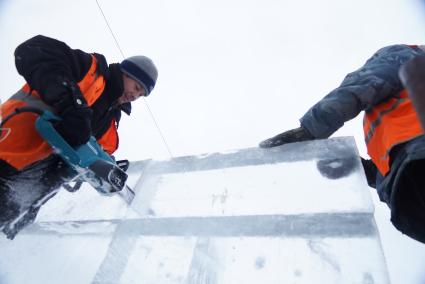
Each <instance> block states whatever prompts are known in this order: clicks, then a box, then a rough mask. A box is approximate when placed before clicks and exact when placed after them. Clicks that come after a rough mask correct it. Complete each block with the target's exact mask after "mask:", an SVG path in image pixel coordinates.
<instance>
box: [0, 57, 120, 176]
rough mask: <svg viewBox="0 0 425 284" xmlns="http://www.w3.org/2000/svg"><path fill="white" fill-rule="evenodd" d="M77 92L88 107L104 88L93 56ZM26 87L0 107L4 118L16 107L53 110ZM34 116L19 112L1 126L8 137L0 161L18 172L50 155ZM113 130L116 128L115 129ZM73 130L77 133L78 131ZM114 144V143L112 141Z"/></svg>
mask: <svg viewBox="0 0 425 284" xmlns="http://www.w3.org/2000/svg"><path fill="white" fill-rule="evenodd" d="M78 86H79V87H80V90H81V92H82V94H83V96H84V98H85V99H86V101H87V104H88V105H89V106H91V105H93V104H94V103H95V101H96V100H97V99H98V98H99V97H100V95H101V94H102V93H103V91H104V88H105V79H104V77H103V76H101V75H99V74H98V72H97V60H96V58H95V57H94V56H93V55H92V65H91V66H90V68H89V71H88V72H87V74H86V75H85V76H84V78H83V79H82V80H81V81H80V82H79V83H78ZM30 91H31V90H30V87H29V86H28V84H26V85H25V86H24V87H23V88H22V89H21V90H20V91H18V92H17V93H16V94H15V95H13V96H12V97H11V98H9V99H8V100H7V101H6V102H4V103H3V104H2V105H1V113H2V116H3V117H6V116H8V115H9V114H11V113H13V112H14V111H15V109H16V108H19V107H24V106H32V107H37V108H39V109H42V110H46V109H48V110H50V111H53V110H52V108H51V107H49V106H48V105H46V104H45V103H44V102H43V101H42V100H41V99H40V97H39V95H38V94H37V92H35V91H32V92H31V93H30ZM36 118H37V115H36V114H34V113H20V114H18V115H16V116H14V117H13V118H11V119H10V120H9V121H7V122H6V123H5V124H4V125H3V127H4V128H9V129H10V130H11V131H10V134H9V135H8V137H7V138H6V139H4V140H3V141H1V142H0V159H2V160H4V161H5V162H7V163H8V164H10V165H11V166H13V167H15V168H16V169H18V170H21V169H23V168H25V167H27V166H29V165H31V164H33V163H35V162H37V161H40V160H43V159H45V158H47V157H48V156H49V155H51V154H52V149H51V147H50V146H49V145H48V144H47V142H45V141H44V140H43V139H42V138H41V136H40V135H39V134H38V132H37V131H36V129H35V126H34V123H35V120H36ZM114 130H115V131H116V129H114ZM75 131H78V130H77V129H76V130H75ZM114 141H115V140H114Z"/></svg>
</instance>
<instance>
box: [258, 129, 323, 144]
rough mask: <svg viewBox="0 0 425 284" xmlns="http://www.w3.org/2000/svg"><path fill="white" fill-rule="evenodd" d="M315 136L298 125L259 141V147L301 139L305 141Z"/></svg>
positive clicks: (299, 140)
mask: <svg viewBox="0 0 425 284" xmlns="http://www.w3.org/2000/svg"><path fill="white" fill-rule="evenodd" d="M314 139H315V137H314V136H313V135H311V134H310V132H308V130H307V129H305V128H304V127H302V126H300V127H298V128H295V129H291V130H288V131H285V132H283V133H281V134H279V135H276V136H274V137H272V138H269V139H267V140H264V141H263V142H261V143H260V145H259V146H260V147H261V148H271V147H276V146H280V145H283V144H287V143H293V142H301V141H307V140H314Z"/></svg>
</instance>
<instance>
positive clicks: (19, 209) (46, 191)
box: [0, 155, 71, 239]
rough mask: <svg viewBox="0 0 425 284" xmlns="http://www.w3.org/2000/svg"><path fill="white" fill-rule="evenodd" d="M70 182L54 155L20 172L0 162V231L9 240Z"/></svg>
mask: <svg viewBox="0 0 425 284" xmlns="http://www.w3.org/2000/svg"><path fill="white" fill-rule="evenodd" d="M70 178H71V175H70V170H69V168H68V166H66V165H65V164H64V162H63V160H62V159H61V158H60V157H58V156H56V155H52V156H50V157H49V158H47V159H45V160H42V161H39V162H37V163H35V164H33V165H31V166H28V167H27V168H25V169H23V170H20V171H18V170H16V169H15V168H13V167H11V166H10V165H9V164H7V163H5V162H4V161H1V160H0V231H2V232H3V233H5V234H6V236H7V237H8V238H9V239H13V238H14V237H15V236H16V234H17V233H18V232H19V231H20V230H21V229H22V228H24V227H25V226H26V225H28V224H30V223H32V222H34V220H35V218H36V217H37V214H38V211H39V210H40V207H41V206H42V205H43V204H44V203H46V202H47V201H48V200H49V199H50V198H52V197H53V196H54V195H56V193H57V192H58V190H59V188H60V186H61V185H62V184H63V183H64V182H66V181H67V180H69V179H70Z"/></svg>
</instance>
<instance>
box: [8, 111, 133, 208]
mask: <svg viewBox="0 0 425 284" xmlns="http://www.w3.org/2000/svg"><path fill="white" fill-rule="evenodd" d="M21 112H34V113H37V114H38V115H39V116H38V118H37V119H36V121H35V128H36V130H37V132H38V133H39V134H40V135H41V137H43V139H44V140H45V141H46V142H47V143H49V145H50V146H51V147H52V148H53V150H54V152H55V153H56V154H57V155H59V156H60V157H61V158H62V159H63V160H64V161H65V163H66V164H68V166H69V167H70V170H71V171H72V172H73V173H72V174H73V176H75V178H73V179H72V181H70V183H71V182H75V184H74V187H72V186H70V183H69V184H64V185H63V186H64V187H65V188H66V189H68V190H69V191H75V190H77V189H78V188H79V187H80V186H81V184H82V183H83V182H87V183H89V184H90V185H91V186H92V187H93V188H94V189H96V190H97V191H98V192H99V193H100V194H102V195H108V196H109V195H113V194H118V195H119V196H120V197H122V198H123V199H124V201H125V202H126V203H128V204H131V202H132V200H133V199H134V196H135V193H134V191H133V190H132V189H131V188H130V187H129V186H127V185H126V181H127V174H126V172H125V171H124V170H123V168H124V169H126V168H127V167H128V164H127V165H124V166H123V165H118V164H117V163H116V162H115V160H114V159H113V158H112V157H111V156H110V155H108V154H107V153H106V152H105V151H104V150H103V149H102V147H101V146H100V145H99V144H98V143H97V141H96V139H95V138H94V137H93V136H92V137H90V139H89V141H88V142H87V143H86V144H83V145H80V146H78V147H75V148H73V147H71V146H70V145H69V144H68V143H67V142H66V141H65V139H63V138H62V136H61V135H60V134H59V133H58V132H57V131H56V129H55V128H54V127H53V124H54V123H55V122H57V121H60V120H61V119H60V118H59V117H58V116H56V115H55V114H53V113H52V112H50V111H47V110H39V109H36V108H31V107H23V108H19V109H16V110H15V112H14V113H13V115H16V114H18V113H21ZM8 119H10V116H9V117H7V118H6V119H5V120H3V122H2V124H4V123H5V122H6V121H7V120H8Z"/></svg>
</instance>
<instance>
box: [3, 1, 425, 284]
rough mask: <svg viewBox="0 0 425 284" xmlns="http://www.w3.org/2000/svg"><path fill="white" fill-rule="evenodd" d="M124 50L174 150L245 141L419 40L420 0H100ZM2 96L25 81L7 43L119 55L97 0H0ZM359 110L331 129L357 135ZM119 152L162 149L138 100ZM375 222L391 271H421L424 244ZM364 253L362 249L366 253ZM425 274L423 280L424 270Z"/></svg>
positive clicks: (135, 154) (380, 211)
mask: <svg viewBox="0 0 425 284" xmlns="http://www.w3.org/2000/svg"><path fill="white" fill-rule="evenodd" d="M99 4H100V5H101V7H102V9H103V11H104V13H105V16H106V18H107V19H108V21H109V24H110V26H111V28H112V30H113V32H114V34H115V36H116V38H117V40H118V42H119V45H120V46H121V49H122V51H123V53H124V55H125V56H131V55H136V54H144V55H147V56H150V57H151V58H152V59H153V60H154V61H155V62H156V64H157V66H158V68H159V80H158V82H157V87H156V88H155V90H154V91H153V93H152V95H151V96H150V97H149V98H148V99H147V102H148V104H149V108H150V109H151V110H152V112H153V114H154V117H155V119H156V121H157V123H158V124H159V126H160V128H161V130H162V132H163V134H164V137H165V139H166V141H167V143H168V145H169V147H170V149H171V152H172V155H173V156H181V155H191V154H197V153H206V152H214V151H222V150H228V149H238V148H245V147H253V146H256V145H257V144H258V142H259V141H261V140H263V139H265V138H268V137H270V136H273V135H275V134H278V133H280V132H282V131H284V130H287V129H290V128H293V127H296V126H298V119H299V117H300V116H301V115H303V114H304V112H305V111H306V110H307V109H308V108H309V107H310V106H311V105H312V104H314V103H315V102H317V101H318V100H319V99H320V98H321V97H323V96H324V95H326V94H327V93H328V92H329V91H330V90H332V89H333V88H335V87H336V86H337V85H338V84H339V83H340V82H341V80H342V79H343V77H344V76H345V75H346V73H348V72H351V71H353V70H354V69H356V68H358V67H360V66H361V65H362V64H363V63H364V62H365V61H366V59H367V58H368V57H369V56H371V55H372V53H373V52H374V51H376V50H377V49H379V48H381V47H382V46H384V45H388V44H394V43H408V44H423V43H424V32H425V29H423V28H422V27H423V26H424V24H425V15H423V14H422V12H423V11H422V9H421V8H422V7H421V6H418V5H419V0H376V1H370V0H356V1H354V0H351V1H349V0H323V1H313V0H307V1H276V0H261V1H260V0H244V1H242V0H233V1H229V0H215V1H199V0H198V1H196V0H182V1H175V0H174V1H173V0H156V1H146V0H143V1H130V0H122V1H119V2H117V1H112V0H99ZM0 11H1V13H0V36H1V39H2V40H1V42H2V44H1V45H0V62H1V64H0V74H2V76H3V77H2V84H0V98H1V99H2V100H5V99H7V98H8V97H9V96H10V95H11V94H13V93H14V92H15V91H16V90H18V88H19V87H21V86H22V84H23V79H22V78H21V77H19V75H18V74H17V73H16V70H15V67H14V63H13V50H14V48H15V47H16V46H17V45H18V44H19V43H20V42H22V41H24V40H25V39H27V38H29V37H31V36H33V35H36V34H44V35H48V36H52V37H56V38H58V39H61V40H63V41H65V42H67V43H68V44H69V45H70V46H71V47H74V48H80V49H83V50H85V51H87V52H98V53H102V54H104V55H105V56H106V57H107V59H108V61H109V62H110V63H112V62H120V61H121V60H122V59H123V58H122V55H121V53H120V51H119V50H118V48H117V46H116V44H115V42H114V39H113V38H112V36H111V34H110V32H109V30H108V27H107V26H106V25H105V21H104V19H103V17H102V14H101V13H100V11H99V9H98V6H97V4H96V1H95V0H89V1H87V0H74V1H48V0H37V1H34V0H33V1H31V0H14V1H11V0H9V1H7V0H3V1H0ZM360 119H361V116H359V118H357V119H355V120H353V121H352V122H350V123H347V125H346V127H344V128H343V129H342V130H340V131H338V132H337V133H335V135H334V136H341V135H350V136H355V138H356V141H357V144H358V147H359V151H360V152H361V154H363V155H365V147H364V145H363V139H362V128H361V121H360ZM120 133H121V148H120V150H119V151H118V153H117V157H118V158H129V159H130V160H142V159H148V158H155V159H163V158H169V154H168V152H167V150H166V147H165V146H164V143H163V141H162V140H161V138H160V136H159V134H158V131H157V129H156V127H155V124H154V123H153V121H152V118H151V116H150V115H149V112H148V110H147V108H146V104H145V103H144V102H143V101H138V102H136V103H135V104H134V105H133V114H132V116H131V117H130V118H126V117H124V119H123V120H122V123H121V128H120ZM372 196H373V198H374V201H375V203H376V210H377V211H376V217H377V223H378V226H379V228H380V230H381V238H382V242H383V247H384V251H385V254H386V256H387V261H388V268H389V270H390V273H391V277H392V280H393V282H394V283H420V282H419V281H420V280H419V277H420V275H422V279H424V278H425V275H424V272H422V271H421V270H420V269H421V268H422V267H423V266H424V263H425V246H424V245H421V244H418V243H417V242H415V241H412V240H410V239H408V238H406V237H403V236H402V235H401V234H400V233H399V232H397V231H396V230H394V229H393V228H392V225H391V224H390V223H389V212H388V209H387V208H386V205H385V204H381V203H379V202H378V201H377V197H376V194H375V192H372ZM365 257H367V255H366V254H365ZM422 281H423V280H422Z"/></svg>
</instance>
